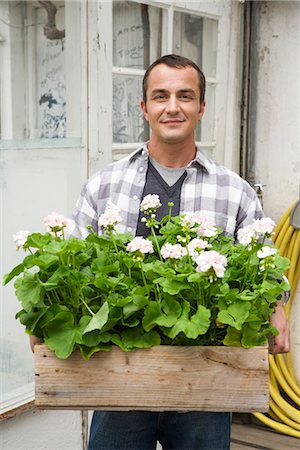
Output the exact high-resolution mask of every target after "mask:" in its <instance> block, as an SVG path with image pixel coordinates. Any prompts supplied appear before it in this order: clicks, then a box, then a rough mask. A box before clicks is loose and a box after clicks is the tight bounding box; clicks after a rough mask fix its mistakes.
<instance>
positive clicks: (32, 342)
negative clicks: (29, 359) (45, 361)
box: [29, 336, 43, 353]
mask: <svg viewBox="0 0 300 450" xmlns="http://www.w3.org/2000/svg"><path fill="white" fill-rule="evenodd" d="M29 342H30V348H31V351H32V353H34V346H35V345H36V344H41V343H42V342H43V340H42V339H40V338H38V337H36V336H29Z"/></svg>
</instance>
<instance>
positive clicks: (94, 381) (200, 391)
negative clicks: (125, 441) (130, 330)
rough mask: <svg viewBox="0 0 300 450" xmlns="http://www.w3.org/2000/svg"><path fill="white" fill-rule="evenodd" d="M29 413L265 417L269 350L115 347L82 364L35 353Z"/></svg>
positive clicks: (74, 358) (40, 349)
mask: <svg viewBox="0 0 300 450" xmlns="http://www.w3.org/2000/svg"><path fill="white" fill-rule="evenodd" d="M35 364H36V369H35V372H36V376H35V382H36V388H35V389H36V390H35V395H36V405H37V406H39V407H42V408H61V409H103V410H134V409H135V410H148V411H167V410H170V411H172V410H176V411H185V410H190V411H193V410H202V411H237V412H252V411H261V412H265V411H267V410H268V404H269V388H268V349H267V347H255V348H252V349H242V348H238V347H171V346H158V347H153V348H151V349H147V350H135V351H133V352H130V353H125V352H123V351H122V350H120V349H119V348H117V347H115V348H113V349H112V350H111V351H109V352H98V353H97V354H94V355H93V356H92V358H91V359H90V360H89V361H84V360H83V359H82V356H81V355H80V353H79V351H78V352H77V351H76V352H75V353H73V354H72V355H71V357H70V358H68V359H67V360H60V359H58V358H56V357H55V355H54V353H53V352H51V351H50V350H49V349H48V348H47V347H46V346H45V345H39V346H36V347H35Z"/></svg>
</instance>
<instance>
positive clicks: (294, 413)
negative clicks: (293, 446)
mask: <svg viewBox="0 0 300 450" xmlns="http://www.w3.org/2000/svg"><path fill="white" fill-rule="evenodd" d="M294 206H295V205H292V206H290V208H288V210H287V211H286V212H285V213H284V215H283V216H282V217H281V219H280V220H279V222H278V224H277V227H276V229H275V234H274V238H273V240H274V243H275V245H276V247H277V248H278V249H279V253H280V255H281V256H287V257H288V258H289V259H290V268H289V270H288V272H287V274H286V275H287V277H288V279H289V282H290V285H291V297H290V301H289V302H288V304H287V305H286V306H285V310H286V314H287V316H288V318H289V317H290V311H291V306H292V303H293V301H300V297H299V298H297V296H295V293H296V289H297V285H298V281H299V278H300V229H297V228H298V227H297V228H294V226H293V225H292V224H291V223H290V217H291V213H292V211H293V209H294ZM299 326H300V320H299ZM269 368H270V381H269V382H270V410H269V413H268V414H262V413H254V416H255V417H256V418H257V419H259V420H260V421H261V422H263V423H264V424H265V425H267V426H269V427H271V428H273V429H274V430H276V431H279V432H280V433H283V434H287V435H289V436H292V437H296V438H299V439H300V386H299V385H298V383H297V381H296V377H295V374H294V371H293V364H292V357H291V353H287V354H286V355H281V354H279V355H269Z"/></svg>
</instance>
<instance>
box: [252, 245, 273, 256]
mask: <svg viewBox="0 0 300 450" xmlns="http://www.w3.org/2000/svg"><path fill="white" fill-rule="evenodd" d="M276 253H278V251H277V249H276V248H274V247H269V246H268V245H265V246H264V247H262V248H261V250H258V252H257V256H258V258H260V259H264V258H267V257H268V256H272V255H276Z"/></svg>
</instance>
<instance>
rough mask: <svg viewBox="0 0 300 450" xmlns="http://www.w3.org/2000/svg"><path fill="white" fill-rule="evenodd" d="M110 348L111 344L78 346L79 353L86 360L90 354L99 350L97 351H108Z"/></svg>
mask: <svg viewBox="0 0 300 450" xmlns="http://www.w3.org/2000/svg"><path fill="white" fill-rule="evenodd" d="M110 350H111V345H108V344H98V345H95V346H94V347H86V346H84V345H81V346H80V353H81V355H82V357H83V359H85V360H86V361H88V360H89V359H90V358H91V356H93V354H94V353H96V352H99V351H106V352H108V351H110Z"/></svg>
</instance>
